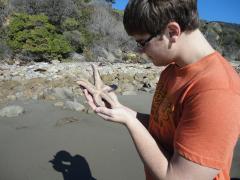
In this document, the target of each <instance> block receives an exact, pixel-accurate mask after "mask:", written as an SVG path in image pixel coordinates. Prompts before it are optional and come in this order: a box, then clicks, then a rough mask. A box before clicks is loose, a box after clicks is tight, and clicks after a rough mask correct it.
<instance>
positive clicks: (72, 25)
mask: <svg viewBox="0 0 240 180" xmlns="http://www.w3.org/2000/svg"><path fill="white" fill-rule="evenodd" d="M112 2H113V1H109V0H108V1H104V0H101V1H91V0H41V1H38V0H26V1H21V0H1V1H0V25H1V28H0V34H1V35H0V58H1V61H7V62H10V63H11V62H12V61H15V60H16V59H17V60H21V61H24V62H29V61H46V62H50V61H52V60H56V59H57V60H60V61H100V62H110V63H119V62H124V63H129V62H131V63H146V62H147V61H146V60H144V59H142V58H141V57H139V56H138V55H137V54H135V53H133V51H134V49H135V48H136V43H135V42H134V41H133V40H132V39H130V37H128V35H127V34H126V32H125V31H124V27H123V24H122V16H123V12H122V11H119V10H115V9H112V8H111V3H112ZM200 29H201V31H202V32H203V33H204V35H205V36H206V38H207V39H208V41H209V42H210V43H211V44H212V45H213V47H214V48H215V49H216V50H218V51H219V52H220V53H222V54H223V56H225V57H226V58H227V59H229V60H230V61H240V25H237V24H228V23H223V22H206V21H201V28H200Z"/></svg>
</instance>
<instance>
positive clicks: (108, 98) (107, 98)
mask: <svg viewBox="0 0 240 180" xmlns="http://www.w3.org/2000/svg"><path fill="white" fill-rule="evenodd" d="M101 97H102V98H103V99H104V100H105V101H107V102H108V103H109V104H110V105H111V108H113V107H115V106H116V103H115V101H114V100H113V99H112V98H111V97H110V96H109V95H108V94H106V93H101Z"/></svg>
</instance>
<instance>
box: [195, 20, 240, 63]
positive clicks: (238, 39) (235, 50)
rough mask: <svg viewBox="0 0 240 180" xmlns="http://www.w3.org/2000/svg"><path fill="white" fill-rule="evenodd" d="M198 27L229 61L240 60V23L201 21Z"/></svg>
mask: <svg viewBox="0 0 240 180" xmlns="http://www.w3.org/2000/svg"><path fill="white" fill-rule="evenodd" d="M200 29H201V31H202V32H203V34H204V35H205V37H206V38H207V40H208V41H209V42H210V44H211V45H212V46H213V47H214V48H215V49H216V50H218V51H219V52H220V53H221V54H223V56H224V57H226V58H227V59H228V60H230V61H240V25H238V24H229V23H223V22H206V21H201V26H200Z"/></svg>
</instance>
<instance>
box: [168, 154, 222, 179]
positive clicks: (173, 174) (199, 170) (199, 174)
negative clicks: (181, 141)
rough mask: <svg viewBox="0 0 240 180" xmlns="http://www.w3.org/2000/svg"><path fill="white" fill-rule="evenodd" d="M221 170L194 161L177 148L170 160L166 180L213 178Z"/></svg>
mask: <svg viewBox="0 0 240 180" xmlns="http://www.w3.org/2000/svg"><path fill="white" fill-rule="evenodd" d="M219 172H220V170H218V169H214V168H210V167H206V166H201V165H199V164H197V163H194V162H192V161H190V160H188V159H186V158H184V157H183V156H181V155H180V154H179V153H178V152H177V150H175V152H174V155H173V157H172V159H171V160H170V162H169V167H168V173H167V177H166V178H165V179H166V180H175V179H177V180H202V179H204V180H212V179H214V177H215V176H217V174H218V173H219Z"/></svg>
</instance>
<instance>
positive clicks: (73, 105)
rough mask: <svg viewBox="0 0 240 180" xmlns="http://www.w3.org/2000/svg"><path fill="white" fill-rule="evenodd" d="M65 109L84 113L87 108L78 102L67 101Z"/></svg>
mask: <svg viewBox="0 0 240 180" xmlns="http://www.w3.org/2000/svg"><path fill="white" fill-rule="evenodd" d="M64 107H65V108H66V109H70V110H74V111H84V110H85V107H84V106H83V105H82V104H80V103H78V102H74V101H66V102H65V104H64Z"/></svg>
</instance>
